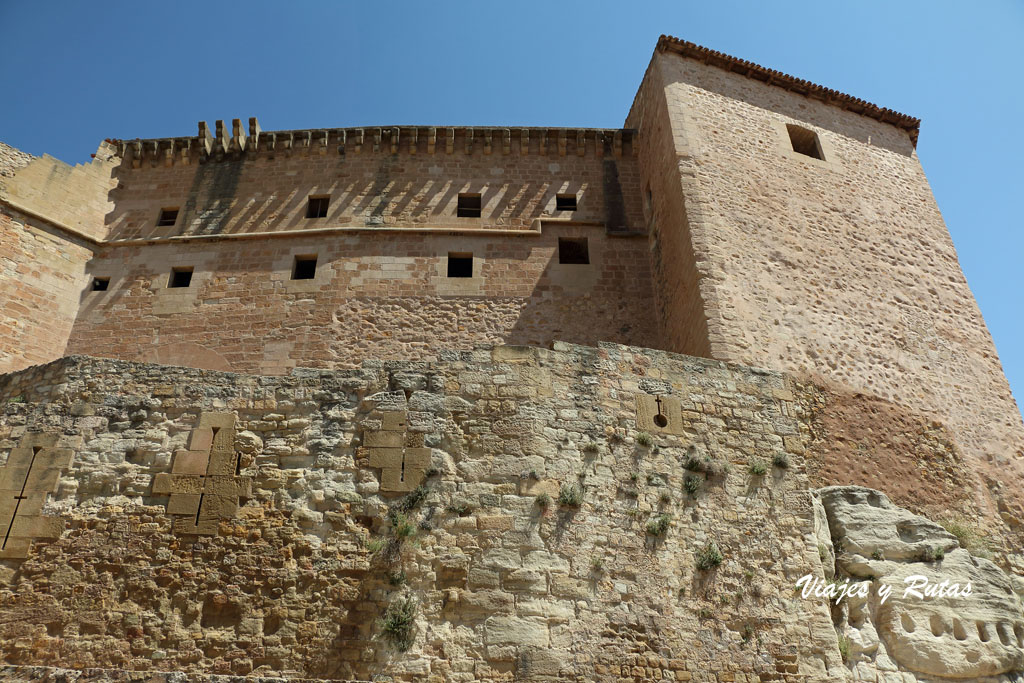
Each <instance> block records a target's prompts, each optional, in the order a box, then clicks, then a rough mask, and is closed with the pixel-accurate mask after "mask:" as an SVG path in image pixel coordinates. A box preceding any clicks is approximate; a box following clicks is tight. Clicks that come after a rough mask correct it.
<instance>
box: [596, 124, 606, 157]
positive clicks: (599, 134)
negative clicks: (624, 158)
mask: <svg viewBox="0 0 1024 683" xmlns="http://www.w3.org/2000/svg"><path fill="white" fill-rule="evenodd" d="M604 141H605V135H604V132H603V131H600V130H599V131H595V132H594V152H595V153H596V154H597V158H598V159H601V158H603V157H604Z"/></svg>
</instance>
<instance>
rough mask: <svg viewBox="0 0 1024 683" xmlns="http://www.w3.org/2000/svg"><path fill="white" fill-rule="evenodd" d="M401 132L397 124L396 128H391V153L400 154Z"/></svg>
mask: <svg viewBox="0 0 1024 683" xmlns="http://www.w3.org/2000/svg"><path fill="white" fill-rule="evenodd" d="M399 132H400V131H399V129H398V126H395V127H394V128H392V129H391V153H392V154H398V135H399Z"/></svg>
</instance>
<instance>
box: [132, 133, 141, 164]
mask: <svg viewBox="0 0 1024 683" xmlns="http://www.w3.org/2000/svg"><path fill="white" fill-rule="evenodd" d="M140 166H142V140H135V141H134V142H132V168H139V167H140Z"/></svg>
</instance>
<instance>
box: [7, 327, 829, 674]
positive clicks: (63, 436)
mask: <svg viewBox="0 0 1024 683" xmlns="http://www.w3.org/2000/svg"><path fill="white" fill-rule="evenodd" d="M658 396H660V397H661V399H662V400H663V401H665V404H664V405H665V407H664V414H665V415H667V420H668V421H667V424H666V427H665V428H664V429H662V428H659V427H658V426H657V424H655V423H654V422H652V420H653V417H654V416H655V415H656V414H657V413H651V412H644V411H646V410H647V408H649V407H650V406H653V405H655V404H654V403H653V401H654V399H655V398H657V397H658ZM0 397H2V398H0V400H3V401H4V403H3V404H2V405H3V406H4V407H3V414H2V422H0V447H2V449H3V450H2V451H0V453H3V454H6V453H14V452H16V451H17V449H18V448H19V444H21V445H24V444H25V443H27V441H26V439H27V438H28V436H27V435H31V434H34V433H36V432H41V433H42V434H43V435H46V434H53V435H54V437H53V438H54V439H57V440H56V441H55V442H54V443H53V444H52V445H53V447H54V448H57V449H60V448H65V449H71V450H70V451H68V452H69V453H70V452H73V457H72V458H71V464H70V466H69V467H68V468H67V469H66V470H65V471H64V472H63V473H62V474H61V475H60V478H59V481H58V480H57V479H54V485H53V493H52V494H51V496H50V499H49V501H48V502H47V503H46V505H45V507H44V508H43V509H42V514H43V515H46V516H52V517H56V518H58V519H59V527H60V531H59V533H58V537H57V538H54V539H51V540H45V539H36V540H34V541H33V545H32V549H31V551H30V552H29V553H28V558H27V559H23V560H15V559H8V560H3V564H2V578H3V580H4V584H5V586H6V588H3V589H0V612H2V615H3V616H2V618H0V624H2V626H0V657H2V659H3V661H5V662H7V663H8V664H11V665H18V666H21V667H27V666H33V665H44V666H66V667H71V668H75V669H81V668H87V667H108V668H115V669H122V670H147V671H182V672H191V673H195V674H214V673H225V674H226V673H233V674H243V673H244V674H248V673H253V672H255V673H259V674H263V675H270V674H284V675H289V676H310V677H325V678H339V679H349V678H351V679H360V680H368V679H369V678H371V677H372V676H374V675H376V674H384V673H386V674H389V675H391V676H393V677H394V678H395V679H396V680H449V681H459V680H512V679H513V678H514V679H516V680H544V679H547V678H553V677H561V678H575V677H577V676H583V677H584V678H585V679H587V680H622V679H628V680H641V679H644V680H649V679H651V678H655V677H661V678H667V679H670V680H695V681H710V680H723V681H724V680H736V681H746V680H748V678H747V674H748V673H749V674H750V678H749V680H758V679H757V677H756V676H755V674H756V673H761V674H762V675H763V676H764V677H765V678H763V679H762V680H768V679H771V678H778V679H780V680H781V679H783V678H785V679H786V680H830V679H829V676H828V674H827V673H826V671H827V670H828V669H830V668H831V669H833V670H835V671H838V670H839V667H841V663H840V662H839V659H838V654H837V651H836V649H835V640H836V636H835V633H834V631H833V629H832V627H831V624H830V621H829V617H828V612H827V609H826V607H825V605H824V604H823V603H815V602H813V601H811V602H808V603H807V604H803V601H802V600H801V599H800V598H799V597H798V596H795V595H794V593H793V584H794V582H795V580H796V578H797V577H799V576H801V575H803V574H805V573H808V572H811V573H813V572H817V573H818V574H820V573H821V571H822V569H821V562H820V558H819V552H818V548H817V542H816V541H815V540H814V536H813V512H812V508H811V499H810V496H809V493H808V491H807V487H806V484H807V480H806V476H805V474H804V472H803V458H802V456H801V455H800V450H801V444H802V443H803V438H804V436H803V433H802V431H801V428H800V425H799V423H798V420H797V417H796V415H795V414H794V411H795V410H796V407H797V405H798V404H797V402H796V400H795V397H794V395H793V393H792V386H791V385H790V383H789V382H788V381H787V380H785V379H784V378H783V377H781V376H780V375H777V374H774V373H768V372H763V371H754V370H749V369H745V368H739V367H734V366H728V365H724V364H722V363H718V362H714V361H703V360H700V359H695V358H689V357H682V356H672V355H669V354H663V353H659V352H654V351H649V350H643V349H633V348H628V347H617V346H603V347H602V348H600V349H592V348H583V347H575V346H562V347H560V350H555V351H544V350H538V349H526V348H522V347H495V348H493V349H481V350H477V351H472V352H458V353H457V352H446V353H445V354H444V359H443V360H442V361H439V362H435V363H408V362H387V363H379V362H378V363H370V364H366V365H364V366H363V367H362V368H360V369H357V370H349V371H316V370H297V371H295V372H294V373H292V374H291V375H289V376H287V377H279V378H265V377H264V378H257V377H248V376H243V375H233V374H222V373H211V372H205V371H200V370H188V369H184V368H169V367H164V366H155V365H141V364H133V363H127V362H123V361H104V360H99V359H88V358H82V357H70V358H67V359H65V360H62V361H59V362H56V363H53V364H50V365H48V366H41V367H37V368H32V369H30V370H27V371H24V372H22V373H16V374H13V375H7V376H5V377H4V378H3V379H2V384H0ZM12 399H14V400H13V401H12ZM638 400H640V401H642V402H644V403H643V405H644V406H646V407H644V408H642V409H641V411H640V415H639V417H638V407H637V403H638ZM221 415H229V416H230V418H231V419H232V420H236V421H234V423H233V425H232V427H231V428H232V429H233V430H234V432H233V433H234V440H233V444H232V449H231V453H232V454H236V453H237V454H238V455H239V456H240V461H239V462H238V466H237V469H235V468H229V469H228V470H227V476H228V478H229V479H237V480H239V481H241V480H243V479H245V480H247V481H249V482H251V484H246V486H250V487H251V488H247V489H246V490H245V491H244V493H245V494H246V495H245V496H244V497H241V498H238V499H237V501H238V505H237V507H235V508H234V510H233V511H231V512H228V513H226V514H227V515H228V516H227V517H225V518H223V519H221V520H220V521H219V523H216V524H214V526H213V530H214V531H215V535H199V536H197V535H194V532H195V531H196V528H197V527H195V526H194V522H195V520H193V517H192V515H193V512H192V510H191V509H190V510H189V511H188V512H187V516H186V515H185V514H183V513H182V511H181V510H180V509H178V508H177V507H175V508H174V509H175V511H176V512H177V513H179V514H168V507H169V506H178V505H179V501H177V500H175V499H174V495H176V494H172V496H171V498H168V496H167V495H166V494H165V495H156V493H155V492H154V490H155V489H156V490H158V491H165V490H166V489H165V488H162V487H164V486H165V485H164V484H161V483H160V481H161V480H160V477H168V476H172V477H181V476H184V475H180V474H178V475H175V474H173V473H174V472H179V471H180V470H181V467H180V465H181V462H185V461H186V460H187V459H188V458H189V457H190V453H194V452H197V451H196V449H201V448H203V446H201V445H197V441H201V439H200V438H199V437H197V433H198V432H199V431H201V426H202V424H204V423H209V424H215V423H216V424H221V425H227V424H228V423H226V422H217V420H221V419H222V418H219V417H217V416H221ZM395 415H399V416H400V417H401V419H402V421H403V422H404V424H403V426H401V427H398V430H399V431H390V432H389V431H387V429H389V428H391V429H394V428H395V427H394V424H393V423H394V420H393V419H392V418H393V417H394V416H395ZM382 420H383V422H382ZM638 420H639V423H638ZM389 425H390V427H389ZM638 425H639V426H638ZM226 428H227V427H226V426H225V429H226ZM642 428H647V429H649V430H650V431H649V432H648V433H649V434H651V437H650V438H651V440H650V441H647V437H646V436H644V435H642V432H644V431H645V429H642ZM382 429H384V430H385V431H383V432H382V431H380V430H382ZM382 434H383V435H385V436H386V435H388V434H397V438H398V439H399V441H398V442H396V443H399V444H401V443H402V441H403V440H404V443H405V444H406V446H405V456H404V457H405V459H406V461H407V462H411V460H410V458H411V456H412V454H413V453H414V452H419V451H418V450H417V449H420V450H422V449H426V450H427V452H428V458H427V460H426V461H424V462H423V463H421V464H418V465H416V466H412V465H409V466H407V467H406V469H405V474H406V475H407V476H408V477H409V478H408V479H407V480H406V481H405V482H404V483H398V484H396V483H395V482H396V481H397V480H396V479H393V478H389V477H390V475H388V474H387V470H386V469H383V470H382V469H380V467H378V466H379V465H381V463H380V462H375V460H374V459H375V458H377V457H378V456H379V454H378V453H377V451H381V450H383V451H387V450H389V449H387V448H384V449H379V448H376V446H379V445H380V444H381V443H383V441H382V438H383V437H382ZM33 438H34V439H35V441H33V443H36V442H38V443H42V440H43V439H44V437H43V436H39V437H33ZM217 438H218V437H214V440H213V443H214V451H216V444H217ZM208 444H209V442H207V445H206V446H205V448H207V449H209V448H210V446H209V445H208ZM12 449H13V450H12ZM182 449H192V450H191V451H189V450H182ZM214 451H210V452H214ZM40 453H41V455H40V456H39V457H40V458H41V457H43V456H44V455H46V454H47V453H48V451H46V450H43V451H40ZM8 457H9V458H10V457H13V456H8ZM778 458H785V459H786V462H787V464H788V469H783V468H781V467H778V466H775V465H773V464H772V463H773V460H774V461H775V462H781V460H778ZM8 462H10V460H8ZM688 462H689V463H691V464H689V468H690V469H687V467H688V465H687V463H688ZM755 462H761V463H764V464H765V466H766V474H764V475H763V476H756V475H752V474H751V473H750V471H749V468H750V466H751V464H752V463H755ZM427 463H429V469H427V467H428V465H427ZM375 465H378V466H375ZM383 467H384V468H387V467H389V465H387V464H384V465H383ZM236 472H237V477H236V476H233V475H235V474H236ZM691 480H692V482H693V483H692V484H690V483H687V482H688V481H691ZM420 481H422V486H423V487H424V488H423V489H418V490H417V489H414V488H413V485H414V484H417V483H419V482H420ZM243 488H244V487H243ZM395 489H398V490H395ZM233 490H235V491H236V492H240V491H241V489H233ZM564 490H578V491H579V492H580V494H581V502H580V503H579V504H578V506H575V505H563V504H560V502H559V499H560V497H561V496H563V494H562V492H563V491H564ZM410 491H412V493H410ZM417 491H423V494H424V495H423V496H422V497H420V496H419V494H418V493H417ZM545 496H546V498H547V499H546V500H545V499H544V498H545ZM401 510H404V514H403V515H402V516H401V517H398V516H396V514H395V512H396V511H401ZM196 517H197V519H198V517H199V515H198V514H197V515H196ZM659 520H663V521H662V522H660V523H661V524H662V525H663V528H662V529H661V530H660V531H658V524H659ZM406 521H408V526H410V527H411V529H408V528H405V527H404V526H402V525H404V524H405V523H406ZM652 524H653V525H654V526H653V527H652V526H651V525H652ZM175 525H184V527H181V528H182V529H184V531H180V532H175V529H176V528H179V527H177V526H175ZM200 526H202V520H200ZM186 527H187V528H186ZM399 528H401V529H403V530H402V531H397V529H399ZM651 528H653V529H654V530H655V531H654V533H651V532H649V530H650V529H651ZM407 533H408V534H409V537H408V538H406V539H405V540H404V542H398V539H399V538H403V537H404V534H407ZM709 542H714V543H716V544H717V546H718V548H720V550H721V553H722V555H723V557H724V560H723V561H722V563H721V566H718V567H717V568H712V569H709V570H706V571H702V570H699V569H697V568H696V567H695V559H694V558H695V553H698V551H700V550H701V549H702V548H704V547H705V546H706V545H707V544H708V543H709ZM406 597H409V598H411V599H412V600H413V602H414V603H415V605H416V608H415V618H414V621H415V630H414V637H413V641H412V644H411V647H410V648H409V649H408V650H407V651H405V652H402V651H401V650H399V649H397V648H396V647H395V646H394V644H393V643H392V642H391V641H389V640H388V638H387V637H385V636H384V635H382V633H381V629H382V624H381V619H382V618H383V617H384V616H385V614H386V612H387V610H388V608H389V606H392V605H395V604H401V601H404V600H405V599H406ZM730 677H731V678H730Z"/></svg>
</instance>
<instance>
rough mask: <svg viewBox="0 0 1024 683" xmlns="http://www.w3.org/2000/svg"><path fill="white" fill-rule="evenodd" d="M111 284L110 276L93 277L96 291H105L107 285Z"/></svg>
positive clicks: (93, 286) (93, 288)
mask: <svg viewBox="0 0 1024 683" xmlns="http://www.w3.org/2000/svg"><path fill="white" fill-rule="evenodd" d="M109 286H110V278H109V277H94V278H93V279H92V291H94V292H105V291H107V287H109Z"/></svg>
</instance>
